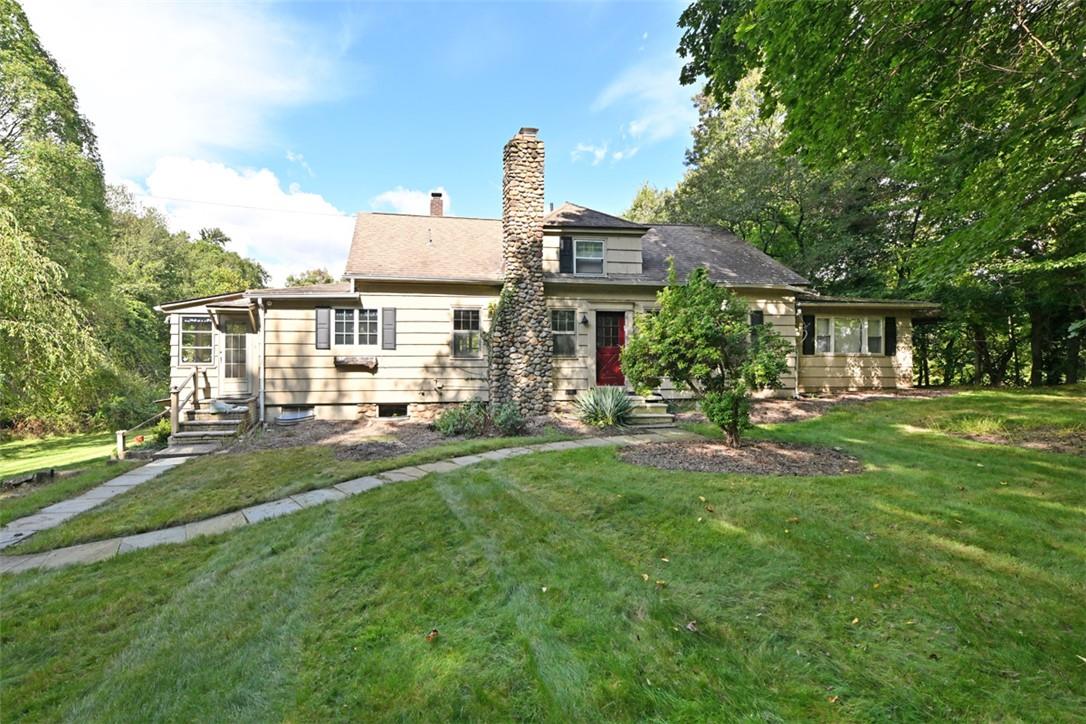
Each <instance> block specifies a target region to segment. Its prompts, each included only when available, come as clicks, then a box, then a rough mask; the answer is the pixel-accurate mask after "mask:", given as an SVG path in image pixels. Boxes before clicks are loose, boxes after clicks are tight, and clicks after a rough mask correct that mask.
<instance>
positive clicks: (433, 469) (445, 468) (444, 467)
mask: <svg viewBox="0 0 1086 724" xmlns="http://www.w3.org/2000/svg"><path fill="white" fill-rule="evenodd" d="M418 467H419V470H425V471H426V472H428V473H447V472H449V471H451V470H459V469H460V466H459V465H457V464H456V463H454V462H453V461H451V460H438V461H437V462H436V463H426V464H425V465H419V466H418Z"/></svg>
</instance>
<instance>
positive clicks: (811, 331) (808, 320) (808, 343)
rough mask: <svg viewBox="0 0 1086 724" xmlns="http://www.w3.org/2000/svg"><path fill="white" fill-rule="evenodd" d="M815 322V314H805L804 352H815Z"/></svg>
mask: <svg viewBox="0 0 1086 724" xmlns="http://www.w3.org/2000/svg"><path fill="white" fill-rule="evenodd" d="M814 343H815V324H814V315H813V314H804V315H803V354H814V348H815V344H814Z"/></svg>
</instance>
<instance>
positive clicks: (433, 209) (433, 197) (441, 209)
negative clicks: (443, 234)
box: [430, 191, 445, 216]
mask: <svg viewBox="0 0 1086 724" xmlns="http://www.w3.org/2000/svg"><path fill="white" fill-rule="evenodd" d="M444 215H445V199H443V198H442V197H441V192H440V191H434V192H433V193H431V194H430V216H444Z"/></svg>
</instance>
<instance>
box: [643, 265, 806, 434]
mask: <svg viewBox="0 0 1086 724" xmlns="http://www.w3.org/2000/svg"><path fill="white" fill-rule="evenodd" d="M656 300H657V303H658V304H659V311H657V312H654V313H651V314H642V315H638V318H637V322H636V324H635V325H634V332H633V334H632V335H631V337H630V340H629V342H628V343H627V345H626V348H625V349H624V350H623V351H622V369H623V371H624V372H625V373H626V376H627V377H628V378H629V380H630V382H631V383H632V384H633V385H634V386H635V387H637V388H639V389H645V388H653V387H657V386H658V385H659V384H660V380H661V379H662V378H664V377H667V378H668V379H670V380H671V382H672V383H673V384H675V385H676V386H678V387H679V388H680V389H688V390H692V391H693V392H695V393H697V394H698V395H699V396H700V397H701V406H702V410H703V411H704V412H705V416H706V417H708V418H709V420H710V421H711V422H713V423H714V424H716V425H719V426H720V427H721V429H723V430H724V433H725V435H726V436H727V441H728V444H729V445H731V446H732V447H738V446H739V438H740V435H741V434H742V431H743V430H745V429H747V428H749V427H750V396H751V392H752V391H753V390H755V389H764V388H770V387H777V386H779V385H780V376H781V374H783V373H784V372H785V371H786V370H787V369H788V361H787V356H788V344H787V343H786V342H785V341H784V340H783V339H781V337H780V336H779V335H778V334H777V333H776V332H774V331H773V330H772V329H771V328H769V327H768V326H765V325H754V326H752V325H751V324H750V319H749V310H748V308H747V305H746V303H744V302H743V300H741V299H740V298H739V297H737V296H736V295H735V294H733V293H732V292H731V291H729V290H728V289H725V288H724V287H722V286H719V285H718V284H716V283H714V282H713V281H712V280H711V279H709V272H708V271H707V270H706V269H703V268H701V269H695V270H694V271H693V272H691V273H690V276H689V278H688V279H687V280H686V283H685V284H680V283H678V281H677V279H676V276H675V268H674V265H672V267H671V271H670V272H669V275H668V285H667V286H666V287H665V288H664V289H662V290H661V291H660V292H659V293H658V294H657V296H656Z"/></svg>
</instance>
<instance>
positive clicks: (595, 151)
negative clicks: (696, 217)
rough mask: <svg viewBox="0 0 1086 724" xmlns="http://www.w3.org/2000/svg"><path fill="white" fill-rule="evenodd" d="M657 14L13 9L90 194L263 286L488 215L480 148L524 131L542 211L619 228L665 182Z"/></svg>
mask: <svg viewBox="0 0 1086 724" xmlns="http://www.w3.org/2000/svg"><path fill="white" fill-rule="evenodd" d="M683 7H684V4H683V3H676V2H657V3H648V2H637V3H633V2H631V3H619V2H599V3H585V2H565V3H558V2H554V3H527V2H508V3H497V2H489V3H466V2H465V3H461V2H444V3H416V2H407V3H339V2H319V3H318V2H307V3H252V2H249V3H226V2H223V3H215V2H188V3H185V2H176V3H171V2H155V3H146V2H121V1H117V0H109V1H107V2H64V1H61V0H28V2H27V4H26V9H27V13H28V15H29V17H30V20H31V23H32V25H33V26H34V27H35V29H36V30H37V31H38V33H39V34H40V36H41V37H42V41H43V43H44V44H45V46H46V48H48V49H49V50H50V52H52V53H53V54H54V55H55V56H56V57H57V59H58V60H59V61H60V62H61V64H62V65H63V67H64V69H65V71H66V72H67V73H68V75H69V77H70V79H71V80H72V83H73V85H74V86H75V89H76V93H77V94H78V96H79V98H80V102H81V104H82V108H83V111H84V112H85V113H86V115H87V116H88V117H89V118H90V119H91V121H92V122H93V123H94V124H95V127H96V130H97V132H98V135H99V139H100V143H101V146H102V154H103V159H104V161H105V165H106V172H107V176H108V177H109V180H110V181H112V182H114V183H123V184H125V185H126V186H128V187H129V188H130V189H131V190H132V192H133V193H134V194H135V195H136V196H137V198H138V199H140V201H141V202H142V203H144V204H146V205H148V206H153V207H156V208H158V209H160V210H161V211H162V212H163V213H164V214H165V215H166V216H167V219H168V221H169V223H170V224H171V226H172V227H174V228H176V229H187V230H189V231H196V230H198V229H199V228H200V227H202V226H211V225H218V226H222V227H223V228H224V229H225V230H226V231H227V233H228V234H229V235H230V236H231V237H232V238H233V239H234V242H235V243H234V248H235V249H236V250H238V251H240V252H241V253H244V254H247V255H250V256H253V257H255V258H257V259H258V260H260V261H261V262H263V263H264V264H265V265H266V266H267V267H268V268H269V270H271V271H272V274H273V281H276V282H281V281H282V280H283V278H284V277H285V274H287V273H290V272H291V271H300V270H302V269H304V268H308V267H312V266H326V267H328V268H329V270H330V271H332V272H333V274H338V273H339V272H340V271H341V270H342V264H343V261H344V258H345V255H346V250H347V246H348V245H349V240H350V219H349V216H348V215H349V214H351V213H353V212H356V211H364V210H379V209H383V210H388V211H406V212H412V211H419V210H422V209H424V208H425V203H426V199H427V198H428V196H429V192H430V191H431V190H435V189H442V190H444V191H445V192H446V194H447V195H448V198H449V205H450V211H451V213H453V214H456V215H465V216H497V215H498V214H499V213H500V206H501V201H500V184H501V147H502V145H503V144H504V142H505V141H506V140H507V139H508V138H509V137H510V136H511V135H512V134H513V133H514V132H515V131H516V130H517V129H518V128H519V127H521V126H537V127H539V128H540V136H541V137H542V138H543V140H544V141H545V143H546V148H547V177H546V196H547V200H548V201H553V202H555V203H556V204H557V203H560V202H562V201H565V200H572V201H576V202H578V203H582V204H585V205H588V206H592V207H594V208H598V209H601V210H604V211H610V212H615V213H617V212H621V211H622V210H623V209H624V208H625V207H626V206H627V205H628V203H629V201H630V199H631V197H632V196H633V194H634V192H635V191H636V189H637V187H638V186H639V185H640V184H641V183H642V182H643V181H649V182H651V183H653V184H655V185H657V186H669V185H672V184H674V183H675V181H676V180H678V179H679V178H680V177H681V175H682V171H683V164H682V161H683V151H684V149H685V148H686V147H687V145H688V141H689V130H690V126H691V124H692V123H693V122H694V121H695V120H696V114H695V112H694V110H693V107H692V105H691V101H690V98H691V96H692V95H693V94H694V92H695V89H693V88H689V87H687V88H683V87H681V86H679V84H678V70H679V65H680V61H679V59H678V58H677V56H676V54H675V47H676V45H677V43H678V38H679V31H678V29H677V28H676V21H677V19H678V16H679V14H680V13H681V12H682V9H683Z"/></svg>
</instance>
